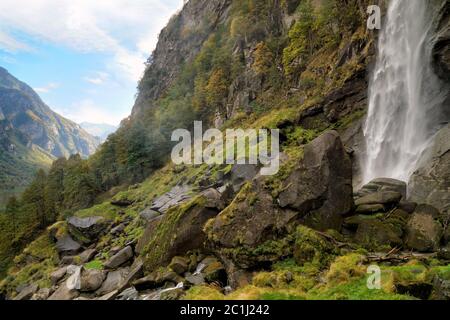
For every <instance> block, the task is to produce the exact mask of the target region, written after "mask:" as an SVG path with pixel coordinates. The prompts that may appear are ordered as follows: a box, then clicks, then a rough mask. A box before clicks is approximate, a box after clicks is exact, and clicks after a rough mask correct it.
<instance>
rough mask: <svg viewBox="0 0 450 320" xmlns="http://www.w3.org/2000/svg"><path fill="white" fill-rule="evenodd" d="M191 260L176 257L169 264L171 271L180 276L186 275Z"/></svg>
mask: <svg viewBox="0 0 450 320" xmlns="http://www.w3.org/2000/svg"><path fill="white" fill-rule="evenodd" d="M189 262H190V261H189V259H187V258H184V257H174V258H173V259H172V261H171V262H170V264H169V269H171V270H173V271H174V272H176V273H177V274H179V275H182V274H184V273H185V272H186V271H188V268H189Z"/></svg>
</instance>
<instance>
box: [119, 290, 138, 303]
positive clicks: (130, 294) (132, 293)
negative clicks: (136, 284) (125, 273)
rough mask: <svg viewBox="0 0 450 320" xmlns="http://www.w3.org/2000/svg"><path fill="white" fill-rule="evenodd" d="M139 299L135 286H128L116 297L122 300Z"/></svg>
mask: <svg viewBox="0 0 450 320" xmlns="http://www.w3.org/2000/svg"><path fill="white" fill-rule="evenodd" d="M138 299H139V292H137V290H136V289H135V288H128V289H126V290H124V291H123V292H121V293H120V294H119V295H118V296H117V297H116V300H122V301H133V300H138Z"/></svg>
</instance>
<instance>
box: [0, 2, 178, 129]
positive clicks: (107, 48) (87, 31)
mask: <svg viewBox="0 0 450 320" xmlns="http://www.w3.org/2000/svg"><path fill="white" fill-rule="evenodd" d="M182 5H183V0H0V66H2V67H4V68H5V69H7V70H8V71H9V72H10V73H11V74H12V75H13V76H15V77H16V78H18V79H19V80H21V81H23V82H25V83H27V84H28V85H30V86H31V87H32V88H33V89H35V91H36V92H37V93H38V94H39V95H40V96H41V98H42V99H43V100H44V101H45V102H46V103H47V104H48V105H49V106H50V107H51V108H52V109H53V110H54V111H56V112H58V113H60V114H61V115H63V116H65V117H67V118H69V119H70V120H73V121H75V122H77V123H81V122H91V123H107V124H112V125H118V124H119V123H120V121H121V120H122V119H124V118H126V117H127V116H129V114H130V112H131V108H132V107H133V104H134V100H135V96H136V87H137V83H138V81H139V79H140V78H141V77H142V74H143V72H144V70H145V64H144V63H145V62H146V60H147V59H148V58H149V56H150V55H151V52H152V51H153V50H154V48H155V47H156V43H157V39H158V35H159V32H160V31H161V29H162V28H163V27H164V26H165V25H166V24H167V23H168V21H169V19H170V17H171V16H172V15H173V14H175V13H176V12H177V11H178V10H180V9H181V7H182Z"/></svg>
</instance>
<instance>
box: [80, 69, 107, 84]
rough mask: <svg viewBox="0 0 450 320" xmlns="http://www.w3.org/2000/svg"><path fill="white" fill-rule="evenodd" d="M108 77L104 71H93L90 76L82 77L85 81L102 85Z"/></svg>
mask: <svg viewBox="0 0 450 320" xmlns="http://www.w3.org/2000/svg"><path fill="white" fill-rule="evenodd" d="M108 79H109V74H108V73H106V72H101V71H98V72H95V73H94V74H93V75H92V76H87V77H85V78H84V80H85V81H87V82H89V83H92V84H95V85H102V84H104V83H105V82H106V81H107V80H108Z"/></svg>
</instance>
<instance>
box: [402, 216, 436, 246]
mask: <svg viewBox="0 0 450 320" xmlns="http://www.w3.org/2000/svg"><path fill="white" fill-rule="evenodd" d="M442 232H443V229H442V226H441V224H440V223H439V222H438V221H437V220H435V219H434V217H433V216H432V215H431V214H426V213H417V212H415V213H414V214H413V215H412V216H411V219H410V220H409V222H408V224H407V227H406V238H405V244H406V246H407V247H408V248H410V249H413V250H416V251H419V252H433V251H436V250H438V248H439V243H440V240H441V237H442Z"/></svg>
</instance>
